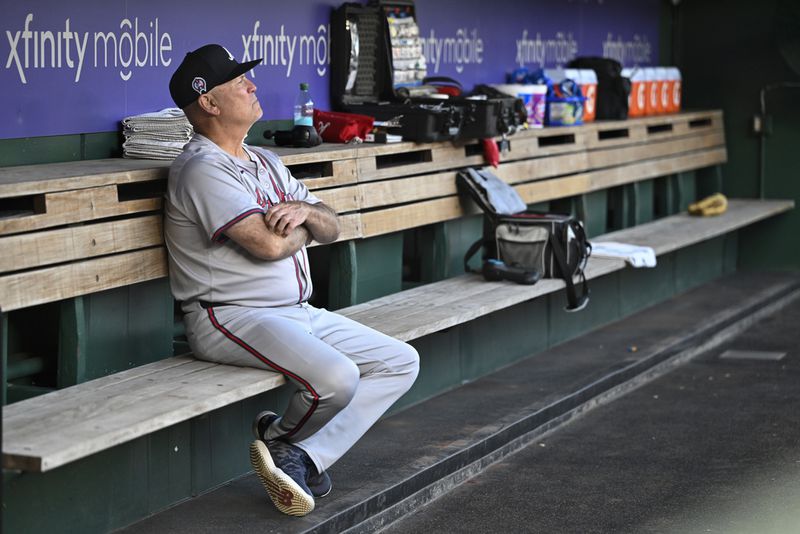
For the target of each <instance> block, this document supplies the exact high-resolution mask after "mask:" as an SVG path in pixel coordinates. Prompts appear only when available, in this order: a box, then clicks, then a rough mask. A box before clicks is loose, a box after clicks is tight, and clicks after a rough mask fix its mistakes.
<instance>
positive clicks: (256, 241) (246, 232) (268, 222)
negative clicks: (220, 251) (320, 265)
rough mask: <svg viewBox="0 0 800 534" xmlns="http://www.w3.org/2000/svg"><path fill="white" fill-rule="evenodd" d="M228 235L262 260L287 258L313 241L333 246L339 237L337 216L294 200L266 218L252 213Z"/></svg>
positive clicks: (276, 207)
mask: <svg viewBox="0 0 800 534" xmlns="http://www.w3.org/2000/svg"><path fill="white" fill-rule="evenodd" d="M225 234H226V235H227V236H228V237H230V238H231V239H233V240H234V241H235V242H236V243H238V244H239V245H241V246H242V247H244V248H245V249H246V250H247V251H248V252H249V253H250V254H252V255H253V256H255V257H257V258H260V259H262V260H269V261H275V260H281V259H283V258H288V257H289V256H291V255H292V254H294V253H295V252H297V251H298V250H300V248H301V247H302V246H303V245H305V244H307V243H310V242H311V240H314V241H317V242H319V243H330V242H332V241H335V240H336V238H337V237H339V221H338V219H337V218H336V213H335V212H334V211H333V210H332V209H331V208H329V207H328V206H326V205H324V204H323V203H321V202H320V203H319V204H309V203H307V202H303V201H299V200H292V201H288V202H281V203H280V204H275V205H274V206H272V207H270V208H269V210H267V213H266V214H265V215H261V214H253V215H250V216H249V217H246V218H244V219H242V220H241V221H239V222H238V223H236V224H234V225H233V226H231V227H230V228H228V229H227V230H226V231H225Z"/></svg>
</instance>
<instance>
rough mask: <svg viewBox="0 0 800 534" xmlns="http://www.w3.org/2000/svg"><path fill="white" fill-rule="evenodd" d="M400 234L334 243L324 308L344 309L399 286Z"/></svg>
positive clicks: (394, 289)
mask: <svg viewBox="0 0 800 534" xmlns="http://www.w3.org/2000/svg"><path fill="white" fill-rule="evenodd" d="M402 264H403V234H402V232H395V233H392V234H387V235H382V236H377V237H370V238H368V239H361V240H357V241H347V242H346V243H337V244H336V246H335V247H334V250H333V251H332V252H331V280H332V281H336V283H335V284H331V287H330V289H329V295H328V307H330V308H332V309H338V308H344V307H346V306H351V305H353V304H358V303H360V302H365V301H367V300H371V299H375V298H378V297H382V296H384V295H390V294H392V293H397V292H398V291H400V290H401V289H402V278H403V265H402Z"/></svg>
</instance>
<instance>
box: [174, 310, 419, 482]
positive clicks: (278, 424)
mask: <svg viewBox="0 0 800 534" xmlns="http://www.w3.org/2000/svg"><path fill="white" fill-rule="evenodd" d="M187 308H188V309H187V310H186V311H187V313H186V315H185V316H184V322H185V323H186V334H187V338H188V340H189V345H190V346H191V348H192V350H193V351H194V354H195V356H196V357H197V358H199V359H202V360H208V361H213V362H219V363H224V364H229V365H239V366H245V367H257V368H261V369H265V370H268V371H273V372H276V373H280V374H283V375H285V376H286V378H287V380H289V381H291V382H292V383H293V384H294V385H295V386H297V390H296V391H295V392H294V394H293V395H292V398H291V400H290V402H289V406H288V408H287V409H286V412H285V413H284V414H283V416H282V417H281V418H280V419H278V420H276V421H275V422H274V423H273V424H272V425H271V426H270V428H269V430H268V431H267V437H268V438H269V439H275V438H283V439H285V440H287V441H289V442H291V443H293V444H294V445H296V446H298V447H300V448H301V449H303V450H305V451H306V452H307V453H308V455H309V456H310V457H311V459H312V460H313V462H314V464H315V465H316V467H317V469H318V470H319V472H322V471H325V470H326V469H327V468H328V467H330V466H331V465H333V464H334V462H336V461H337V460H338V459H339V458H341V457H342V455H344V453H345V452H347V451H348V450H349V449H350V447H352V446H353V444H355V442H356V441H358V439H359V438H361V436H363V435H364V433H365V432H366V431H367V430H368V429H369V428H370V427H371V426H372V425H373V424H374V423H375V421H377V420H378V418H379V417H380V416H381V415H382V414H383V413H384V412H385V411H386V410H387V409H388V408H389V407H390V406H391V405H392V404H394V402H395V401H396V400H397V399H398V398H400V397H401V396H402V395H403V394H404V393H405V392H406V391H408V389H409V388H410V387H411V385H412V384H413V383H414V380H415V379H416V377H417V374H418V372H419V355H418V354H417V351H416V350H415V349H414V348H413V347H412V346H410V345H408V344H407V343H404V342H402V341H398V340H396V339H394V338H392V337H389V336H387V335H385V334H382V333H380V332H378V331H376V330H373V329H371V328H369V327H366V326H364V325H362V324H360V323H357V322H355V321H352V320H350V319H348V318H346V317H343V316H341V315H339V314H336V313H333V312H329V311H328V310H325V309H320V308H315V307H314V306H311V305H310V304H307V303H303V304H298V305H294V306H284V307H277V308H248V307H242V306H233V305H230V306H228V305H218V306H216V305H215V306H209V305H206V307H201V306H200V305H199V304H191V305H188V306H187Z"/></svg>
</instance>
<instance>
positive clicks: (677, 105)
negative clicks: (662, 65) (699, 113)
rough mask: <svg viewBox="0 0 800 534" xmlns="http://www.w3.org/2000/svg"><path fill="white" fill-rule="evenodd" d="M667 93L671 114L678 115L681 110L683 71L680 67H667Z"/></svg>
mask: <svg viewBox="0 0 800 534" xmlns="http://www.w3.org/2000/svg"><path fill="white" fill-rule="evenodd" d="M667 92H668V93H669V103H668V107H667V110H668V111H669V113H678V112H679V111H680V110H681V71H680V70H679V69H678V67H667Z"/></svg>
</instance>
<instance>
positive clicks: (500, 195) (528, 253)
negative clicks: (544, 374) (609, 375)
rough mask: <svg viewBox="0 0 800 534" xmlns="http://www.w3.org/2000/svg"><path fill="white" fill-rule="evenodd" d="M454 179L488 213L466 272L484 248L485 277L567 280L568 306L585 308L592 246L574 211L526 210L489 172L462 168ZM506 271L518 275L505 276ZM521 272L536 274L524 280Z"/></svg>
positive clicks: (569, 308) (468, 255) (466, 257)
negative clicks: (498, 270)
mask: <svg viewBox="0 0 800 534" xmlns="http://www.w3.org/2000/svg"><path fill="white" fill-rule="evenodd" d="M456 182H457V184H458V187H459V189H460V190H462V191H466V193H467V194H469V196H470V197H471V198H472V199H473V200H474V201H475V202H476V203H477V204H478V205H479V206H480V207H481V209H482V210H483V212H484V214H485V217H484V225H483V228H484V229H483V237H481V239H479V240H478V241H476V242H475V243H473V244H472V246H470V248H469V250H467V253H466V254H465V255H464V269H465V270H466V271H467V272H476V271H475V270H474V269H472V268H471V267H470V266H469V260H470V259H471V258H472V257H473V256H474V255H475V254H476V253H477V252H478V251H479V250H481V249H483V262H484V265H483V271H482V273H483V274H484V277H485V278H487V279H490V280H496V279H503V278H506V279H511V280H514V281H517V282H519V283H532V282H530V281H529V280H531V279H533V278H536V279H538V278H539V277H542V278H558V279H561V280H563V281H564V283H565V284H566V293H567V307H566V308H565V309H566V310H567V311H570V312H573V311H578V310H581V309H583V308H584V307H586V305H587V304H588V302H589V287H588V284H587V281H586V274H585V272H584V271H585V268H586V263H587V261H588V260H589V256H590V255H591V251H592V245H591V243H589V241H588V239H587V238H586V232H585V231H584V228H583V224H582V223H581V222H580V221H578V220H577V219H575V218H574V217H572V216H571V215H561V214H556V213H543V212H536V211H528V210H527V209H526V206H525V203H524V201H523V200H522V199H521V198H520V197H519V195H518V194H517V192H516V191H515V190H514V188H513V187H511V186H510V185H508V184H506V183H505V182H503V181H502V180H500V179H499V178H498V177H496V176H494V175H493V174H492V173H491V172H489V171H488V170H484V169H466V170H465V171H460V172H459V173H458V175H457V177H456ZM520 208H521V209H520ZM498 268H499V269H501V271H500V272H499V273H498V272H497V269H498ZM506 272H510V273H511V274H512V275H514V276H504V274H505V273H506ZM521 273H536V275H534V276H529V277H528V278H527V279H526V278H523V277H522V274H521ZM576 278H577V279H578V281H579V282H580V294H578V290H577V287H576V285H575V279H576ZM526 280H527V281H526Z"/></svg>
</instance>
